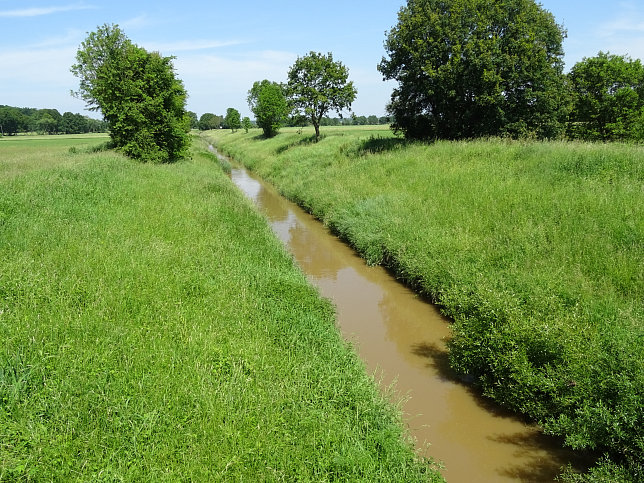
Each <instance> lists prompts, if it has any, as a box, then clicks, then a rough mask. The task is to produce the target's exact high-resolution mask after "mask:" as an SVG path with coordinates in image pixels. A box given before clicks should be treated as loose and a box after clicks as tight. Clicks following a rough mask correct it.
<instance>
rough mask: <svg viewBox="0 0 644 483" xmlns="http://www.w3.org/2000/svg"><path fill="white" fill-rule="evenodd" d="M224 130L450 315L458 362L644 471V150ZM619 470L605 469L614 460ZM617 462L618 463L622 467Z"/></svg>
mask: <svg viewBox="0 0 644 483" xmlns="http://www.w3.org/2000/svg"><path fill="white" fill-rule="evenodd" d="M310 134H311V133H308V132H306V131H305V132H304V133H302V134H300V133H298V132H297V131H295V130H284V131H283V132H282V133H281V134H280V135H278V136H277V137H275V138H273V139H270V140H265V139H262V138H261V136H258V132H257V131H255V132H253V131H251V132H249V133H248V134H244V133H242V132H238V133H236V134H230V132H227V131H225V132H222V131H219V132H212V133H209V137H210V138H211V139H213V140H214V142H215V143H216V145H217V147H218V149H221V150H223V151H224V152H226V153H227V154H230V155H232V156H233V157H234V158H235V159H237V160H238V161H241V162H243V163H244V164H245V165H246V166H248V167H249V168H251V169H253V170H255V171H256V172H257V173H258V174H259V175H260V176H262V177H263V178H265V179H267V180H269V181H270V182H271V183H273V184H275V185H276V186H277V187H278V188H279V189H280V190H281V191H282V192H283V193H284V194H285V195H286V196H287V197H289V198H290V199H293V200H295V201H297V202H298V204H300V205H301V206H303V207H305V208H306V209H307V210H308V211H310V212H312V213H313V214H314V215H316V216H317V217H318V218H320V219H322V220H323V221H324V222H325V223H326V224H328V225H329V226H330V227H332V229H333V230H335V231H336V232H337V233H338V234H339V235H340V236H342V237H343V238H345V239H347V240H348V241H349V242H350V243H351V244H353V245H354V246H355V247H356V248H357V249H358V250H359V251H360V252H361V253H362V254H363V256H365V258H367V259H368V260H369V261H371V262H372V263H382V264H385V265H387V266H389V267H390V268H392V269H394V270H395V271H396V273H397V274H398V276H399V277H401V278H403V279H405V280H406V281H407V282H408V283H409V284H411V285H412V286H414V287H415V288H416V289H417V290H419V291H421V292H423V293H426V294H428V295H429V296H431V297H432V298H433V299H434V300H435V301H436V302H437V303H439V304H440V305H441V307H442V310H443V312H444V313H445V314H446V315H448V316H449V317H451V318H452V319H453V320H454V321H455V323H454V325H453V329H454V333H455V337H454V339H453V340H452V343H451V362H452V365H453V366H454V367H455V368H456V369H458V370H459V371H460V372H461V373H463V374H464V375H466V376H467V378H468V379H470V380H473V381H475V382H476V383H477V384H478V386H479V387H480V388H481V389H482V391H483V392H484V393H485V394H486V395H489V396H491V397H493V398H495V399H496V400H497V401H499V402H501V403H503V404H505V405H506V406H508V407H511V408H513V409H515V410H517V411H520V412H522V413H524V414H527V415H528V416H530V417H531V418H533V419H535V420H538V421H541V423H542V424H543V425H544V428H545V429H546V431H548V432H550V433H553V434H559V435H562V436H564V437H565V438H566V441H567V444H568V445H570V446H572V447H575V448H591V449H596V450H598V452H599V453H607V454H609V455H610V456H611V457H612V458H613V461H614V462H616V463H617V467H613V465H611V464H609V465H605V466H604V467H603V469H600V470H597V472H596V473H595V474H596V475H597V477H598V478H602V477H604V476H611V477H615V478H617V477H623V478H627V476H625V474H624V473H623V471H622V470H621V469H620V467H619V465H625V466H626V467H630V469H631V475H636V473H637V471H639V470H638V468H641V465H642V460H641V455H642V451H641V450H642V448H644V440H643V439H642V435H641V431H640V430H639V428H640V427H642V426H643V425H644V419H643V414H642V405H643V401H644V395H643V391H644V389H643V388H644V365H643V364H644V344H642V343H641V340H642V339H641V337H642V334H643V331H644V327H643V325H644V324H643V320H644V307H642V304H641V300H644V276H643V274H642V267H644V244H643V240H644V212H643V209H644V208H643V207H644V195H643V192H642V185H643V183H644V174H643V166H644V150H643V149H642V148H641V147H633V146H626V145H598V144H582V143H521V142H509V141H501V140H493V141H473V142H462V143H448V142H439V143H435V144H433V145H431V146H428V145H421V144H411V145H410V144H406V143H404V142H402V141H400V140H397V139H395V138H393V137H392V136H391V134H390V133H389V132H388V131H383V130H369V129H365V128H362V129H347V128H343V129H330V128H329V129H327V130H326V131H325V137H324V138H323V139H322V140H321V142H320V143H317V144H315V143H313V142H312V141H311V135H310ZM607 468H608V469H607ZM611 468H613V469H611Z"/></svg>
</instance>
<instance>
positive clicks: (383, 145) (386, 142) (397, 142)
mask: <svg viewBox="0 0 644 483" xmlns="http://www.w3.org/2000/svg"><path fill="white" fill-rule="evenodd" d="M408 144H409V141H407V140H406V139H403V138H398V137H395V138H391V137H380V136H378V137H375V136H371V137H370V138H369V139H366V140H365V141H362V142H361V143H360V146H359V147H358V153H359V154H378V153H384V152H387V151H394V150H396V149H400V148H402V147H404V146H407V145H408Z"/></svg>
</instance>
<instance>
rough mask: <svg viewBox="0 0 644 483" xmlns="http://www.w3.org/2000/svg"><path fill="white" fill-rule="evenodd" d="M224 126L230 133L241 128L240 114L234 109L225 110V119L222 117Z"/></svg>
mask: <svg viewBox="0 0 644 483" xmlns="http://www.w3.org/2000/svg"><path fill="white" fill-rule="evenodd" d="M224 124H225V125H226V127H227V128H228V129H230V130H231V131H232V132H235V130H236V129H239V128H240V127H241V114H239V111H238V110H237V109H235V108H234V107H229V108H228V109H226V117H224Z"/></svg>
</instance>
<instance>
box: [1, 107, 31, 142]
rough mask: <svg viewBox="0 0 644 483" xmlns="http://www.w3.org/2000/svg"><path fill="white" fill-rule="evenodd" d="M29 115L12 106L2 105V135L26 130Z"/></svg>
mask: <svg viewBox="0 0 644 483" xmlns="http://www.w3.org/2000/svg"><path fill="white" fill-rule="evenodd" d="M26 125H27V117H26V116H25V115H24V114H22V113H21V112H20V110H19V109H17V108H15V107H11V106H0V135H2V136H13V135H15V134H17V133H18V132H20V131H22V130H24V129H25V128H26Z"/></svg>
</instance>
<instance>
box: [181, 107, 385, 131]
mask: <svg viewBox="0 0 644 483" xmlns="http://www.w3.org/2000/svg"><path fill="white" fill-rule="evenodd" d="M189 114H191V119H192V123H191V127H192V129H199V130H201V131H207V130H209V129H229V126H228V125H227V124H226V122H225V117H224V116H218V115H216V114H212V113H210V112H207V113H205V114H202V115H201V117H197V114H195V113H194V112H193V113H189ZM192 116H194V117H192ZM391 119H392V118H391V116H376V115H371V116H356V115H354V114H352V115H351V116H347V117H329V116H324V117H322V119H321V120H320V126H377V125H389V124H391ZM249 121H250V119H249ZM251 123H252V127H256V126H257V122H252V121H251ZM302 123H304V125H305V126H306V125H310V124H311V123H310V122H309V121H307V120H306V119H304V120H302V119H301V118H300V117H299V116H289V117H287V118H286V119H285V120H284V123H283V125H284V126H287V127H299V126H301V125H302Z"/></svg>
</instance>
